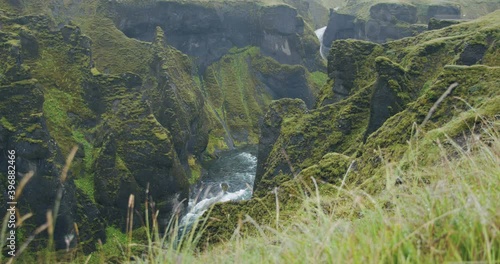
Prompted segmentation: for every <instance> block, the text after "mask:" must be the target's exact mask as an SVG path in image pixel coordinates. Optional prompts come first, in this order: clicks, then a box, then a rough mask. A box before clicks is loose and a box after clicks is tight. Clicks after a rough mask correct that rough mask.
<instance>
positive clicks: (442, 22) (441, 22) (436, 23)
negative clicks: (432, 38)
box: [427, 18, 462, 30]
mask: <svg viewBox="0 0 500 264" xmlns="http://www.w3.org/2000/svg"><path fill="white" fill-rule="evenodd" d="M461 22H462V21H461V20H456V19H436V18H431V19H430V20H429V25H428V26H427V29H429V30H435V29H442V28H444V27H449V26H451V25H456V24H459V23H461Z"/></svg>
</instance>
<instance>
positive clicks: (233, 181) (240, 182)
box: [181, 147, 257, 226]
mask: <svg viewBox="0 0 500 264" xmlns="http://www.w3.org/2000/svg"><path fill="white" fill-rule="evenodd" d="M256 152H257V149H256V147H246V148H240V149H234V150H229V151H225V152H221V153H219V158H218V159H217V160H213V161H211V162H209V163H206V164H204V168H205V170H207V173H206V174H205V175H203V176H202V178H201V179H200V181H199V182H198V183H197V184H195V185H193V186H191V197H190V199H189V206H188V210H187V213H186V215H184V217H183V218H182V219H181V226H189V225H191V224H192V223H193V222H194V221H195V220H196V219H197V218H198V217H200V216H201V215H202V214H203V213H204V212H205V211H206V210H207V209H209V208H210V206H211V205H213V204H214V203H217V202H227V201H241V200H248V199H250V198H251V197H252V192H253V182H254V179H255V173H256V171H257V157H256ZM226 187H227V189H226V190H224V188H226Z"/></svg>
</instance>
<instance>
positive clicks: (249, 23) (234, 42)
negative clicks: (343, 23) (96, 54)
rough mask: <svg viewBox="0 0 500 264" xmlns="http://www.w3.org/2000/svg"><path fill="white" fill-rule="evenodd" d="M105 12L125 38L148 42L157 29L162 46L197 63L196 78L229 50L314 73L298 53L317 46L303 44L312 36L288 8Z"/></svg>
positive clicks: (123, 8)
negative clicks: (249, 50) (253, 51)
mask: <svg viewBox="0 0 500 264" xmlns="http://www.w3.org/2000/svg"><path fill="white" fill-rule="evenodd" d="M109 8H110V9H111V10H112V12H113V13H114V21H115V24H116V25H117V27H118V28H119V29H120V30H122V31H123V32H124V33H125V34H126V35H127V36H129V37H132V38H137V39H140V40H145V41H152V40H153V37H154V33H155V29H156V27H157V26H160V27H161V28H162V29H163V30H164V31H165V35H166V36H167V43H168V44H170V45H172V46H174V47H175V48H177V49H179V50H180V51H182V52H183V53H186V54H188V55H191V56H194V57H196V58H198V59H197V60H198V61H197V64H198V66H199V68H200V71H201V72H203V71H204V69H205V68H206V67H207V66H208V65H210V64H212V63H213V62H215V61H217V60H218V59H220V58H221V57H222V56H223V55H224V54H226V53H227V52H228V50H229V49H231V48H232V47H245V46H257V47H260V48H261V51H262V53H263V54H264V55H267V56H270V57H272V58H274V59H275V60H277V61H278V62H280V63H286V64H303V65H305V66H306V67H308V68H309V69H312V70H314V69H317V68H318V64H317V61H315V59H314V57H313V58H312V59H311V58H310V57H308V56H304V52H305V51H306V50H316V51H317V50H318V49H319V45H318V44H317V43H315V42H314V41H303V38H304V37H305V36H306V35H311V34H313V33H312V31H310V30H305V28H304V27H305V25H304V20H303V19H302V18H301V17H300V16H298V14H297V11H296V9H294V8H292V7H290V6H286V5H277V6H260V5H258V4H254V3H250V2H246V3H224V4H221V3H206V4H204V5H199V4H189V3H186V4H182V3H176V2H155V3H154V4H151V5H146V6H143V5H132V4H121V3H119V2H112V3H111V4H110V7H109ZM312 36H314V35H312ZM310 37H311V36H309V38H310ZM309 46H311V47H309Z"/></svg>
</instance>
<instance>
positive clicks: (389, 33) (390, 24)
mask: <svg viewBox="0 0 500 264" xmlns="http://www.w3.org/2000/svg"><path fill="white" fill-rule="evenodd" d="M358 5H360V6H362V7H353V10H357V9H363V8H369V15H368V16H363V15H362V14H358V13H356V12H357V11H352V12H354V13H350V11H349V9H348V10H345V11H343V12H346V13H337V12H336V11H333V10H330V19H329V22H328V27H327V29H326V31H325V35H324V37H323V45H325V46H327V47H330V45H331V43H332V42H333V41H335V40H340V39H348V38H353V39H360V40H368V41H372V42H376V43H383V42H386V41H390V40H396V39H401V38H405V37H410V36H415V35H417V34H419V33H421V32H423V31H425V30H427V29H437V25H436V26H434V25H435V24H436V23H431V25H429V26H426V25H424V24H427V23H428V22H429V20H430V19H432V18H438V19H460V18H461V11H460V7H457V6H452V5H422V4H419V8H420V9H422V8H424V9H425V10H426V13H425V16H423V17H422V14H421V13H419V10H418V8H417V6H416V5H413V4H406V3H383V2H382V3H376V4H373V5H372V4H366V3H359V4H358ZM364 5H369V6H368V7H365V6H364ZM355 6H356V5H355ZM420 23H421V24H420ZM439 27H442V26H439Z"/></svg>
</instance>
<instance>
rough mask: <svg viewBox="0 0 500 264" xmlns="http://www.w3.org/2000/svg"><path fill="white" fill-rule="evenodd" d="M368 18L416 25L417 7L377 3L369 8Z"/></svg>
mask: <svg viewBox="0 0 500 264" xmlns="http://www.w3.org/2000/svg"><path fill="white" fill-rule="evenodd" d="M370 17H371V18H373V19H375V20H378V21H381V22H387V23H391V22H392V21H394V19H397V20H399V21H403V22H406V23H409V24H414V23H417V20H418V17H417V7H416V6H414V5H409V4H401V3H379V4H375V5H373V6H372V7H371V8H370Z"/></svg>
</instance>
